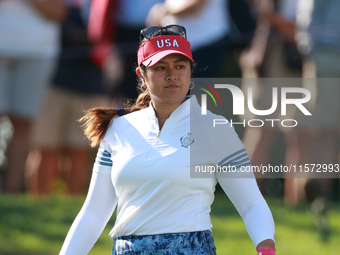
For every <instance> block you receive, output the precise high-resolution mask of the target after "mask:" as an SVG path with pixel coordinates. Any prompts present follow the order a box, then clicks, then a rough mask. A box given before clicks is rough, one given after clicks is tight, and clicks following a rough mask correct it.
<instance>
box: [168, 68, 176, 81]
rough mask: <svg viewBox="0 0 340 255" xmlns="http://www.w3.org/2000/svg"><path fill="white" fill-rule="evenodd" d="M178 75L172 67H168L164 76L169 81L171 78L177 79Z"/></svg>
mask: <svg viewBox="0 0 340 255" xmlns="http://www.w3.org/2000/svg"><path fill="white" fill-rule="evenodd" d="M177 79H178V77H177V74H176V70H175V69H173V68H169V71H168V73H167V76H166V80H167V81H171V80H177Z"/></svg>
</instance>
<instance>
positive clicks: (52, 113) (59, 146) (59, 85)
mask: <svg viewBox="0 0 340 255" xmlns="http://www.w3.org/2000/svg"><path fill="white" fill-rule="evenodd" d="M83 3H85V2H84V1H79V0H67V1H66V4H67V18H66V20H65V21H64V23H63V25H62V52H61V55H60V59H59V61H58V66H57V71H56V74H55V76H54V79H53V85H52V87H51V89H50V91H49V93H48V95H47V97H46V99H45V102H44V105H43V108H42V111H41V112H40V116H39V118H38V121H37V123H36V125H35V128H34V132H33V146H32V150H31V151H30V153H29V156H28V159H27V165H26V177H27V178H26V180H27V188H28V191H29V192H31V193H35V194H40V195H43V194H49V193H51V191H52V189H53V183H54V181H55V180H56V178H57V177H58V176H60V175H61V176H62V177H63V179H64V180H65V183H66V190H67V192H68V193H69V194H81V193H83V192H84V191H85V188H86V184H87V182H88V178H89V173H90V165H89V164H90V162H91V160H90V146H89V141H88V140H87V139H86V137H85V136H84V133H83V130H82V129H81V127H80V125H79V123H78V122H77V120H78V119H79V118H81V117H82V116H83V115H84V113H83V111H84V110H87V109H90V108H93V107H108V106H109V104H110V102H109V101H110V99H109V97H108V93H107V91H106V89H105V88H104V86H103V81H102V71H101V69H100V67H99V66H97V65H96V64H95V63H94V62H93V47H94V46H93V45H91V44H90V43H89V41H88V39H87V28H86V25H85V23H84V21H83V20H82V18H81V7H82V4H83ZM98 59H100V61H99V62H98ZM102 61H105V59H102V58H96V60H95V62H96V63H97V64H101V62H102ZM116 71H118V70H116Z"/></svg>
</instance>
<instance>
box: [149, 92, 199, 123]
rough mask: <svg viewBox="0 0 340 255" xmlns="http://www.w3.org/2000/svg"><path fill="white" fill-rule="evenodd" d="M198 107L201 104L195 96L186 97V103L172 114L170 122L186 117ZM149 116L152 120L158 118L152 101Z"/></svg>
mask: <svg viewBox="0 0 340 255" xmlns="http://www.w3.org/2000/svg"><path fill="white" fill-rule="evenodd" d="M197 107H199V104H198V102H197V99H196V96H195V95H192V96H186V97H185V101H184V102H183V103H182V104H181V105H180V106H178V107H177V108H176V109H175V110H174V111H173V112H172V113H171V114H170V116H169V118H168V120H172V119H177V118H181V117H183V116H186V115H188V114H190V112H191V111H193V110H194V109H195V108H197ZM148 116H149V118H151V119H156V118H157V117H156V112H155V109H154V108H153V106H152V102H151V101H150V103H149V107H148Z"/></svg>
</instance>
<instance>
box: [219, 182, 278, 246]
mask: <svg viewBox="0 0 340 255" xmlns="http://www.w3.org/2000/svg"><path fill="white" fill-rule="evenodd" d="M218 181H219V183H220V185H221V187H222V189H223V190H224V192H225V193H226V194H227V196H228V197H229V199H230V200H231V202H232V203H233V204H234V206H235V207H236V209H237V211H238V212H239V213H240V215H241V217H242V219H243V221H244V223H245V226H246V229H247V231H248V234H249V236H250V238H251V239H252V241H253V243H254V246H255V247H256V249H257V250H258V249H260V248H270V249H275V243H274V234H275V226H274V220H273V216H272V214H271V211H270V209H269V207H268V205H267V203H266V201H265V200H264V198H263V196H262V194H261V192H260V190H259V188H258V186H257V184H256V181H255V178H218Z"/></svg>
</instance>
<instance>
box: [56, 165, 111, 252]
mask: <svg viewBox="0 0 340 255" xmlns="http://www.w3.org/2000/svg"><path fill="white" fill-rule="evenodd" d="M95 167H96V166H95ZM116 204H117V198H116V194H115V191H114V188H113V185H112V182H111V178H110V174H109V173H99V172H97V171H96V169H94V171H93V174H92V178H91V183H90V188H89V192H88V194H87V198H86V200H85V202H84V205H83V207H82V209H81V210H80V212H79V214H78V216H77V217H76V219H75V220H74V222H73V224H72V226H71V228H70V230H69V232H68V234H67V236H66V239H65V242H64V244H63V247H62V249H61V251H60V253H59V255H75V254H77V255H86V254H88V253H89V251H90V250H91V248H92V247H93V245H94V244H95V242H96V241H97V239H98V238H99V236H100V235H101V233H102V231H103V230H104V228H105V226H106V224H107V222H108V221H109V219H110V217H111V216H112V213H113V211H114V209H115V207H116Z"/></svg>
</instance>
